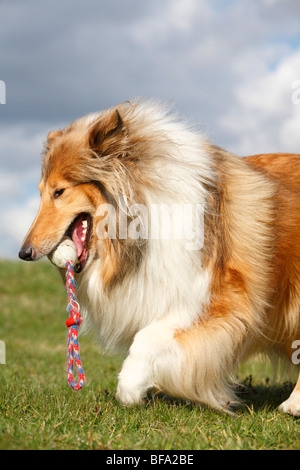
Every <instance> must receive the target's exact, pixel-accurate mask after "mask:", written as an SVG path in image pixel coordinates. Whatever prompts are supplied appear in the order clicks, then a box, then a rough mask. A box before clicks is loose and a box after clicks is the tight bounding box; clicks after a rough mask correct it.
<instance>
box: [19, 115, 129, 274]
mask: <svg viewBox="0 0 300 470" xmlns="http://www.w3.org/2000/svg"><path fill="white" fill-rule="evenodd" d="M126 134H127V133H126V128H125V125H124V123H123V121H122V118H121V116H120V113H119V111H118V110H117V109H113V110H108V111H104V112H102V113H100V114H99V115H89V116H86V117H84V118H81V119H79V120H77V121H75V122H74V123H72V124H71V125H70V126H69V127H67V128H66V129H64V130H60V131H52V132H50V133H49V134H48V139H47V143H46V145H45V150H44V161H43V166H42V178H41V181H40V184H39V190H40V193H41V202H40V208H39V211H38V213H37V216H36V218H35V220H34V222H33V224H32V226H31V228H30V229H29V232H28V234H27V235H26V237H25V240H24V242H23V245H22V248H21V250H20V252H19V257H20V258H21V259H23V260H26V261H35V260H38V259H40V258H41V257H43V256H45V255H48V254H49V253H50V252H51V251H52V250H53V249H54V248H55V247H56V246H57V245H58V244H59V243H60V242H61V241H62V240H63V239H64V238H65V237H69V238H71V239H72V240H73V242H74V243H75V245H76V249H77V256H78V259H79V263H78V265H77V267H76V270H77V272H80V271H82V270H83V269H84V267H85V266H86V264H87V262H88V259H89V256H90V255H91V251H92V250H93V249H94V246H95V244H96V238H97V237H96V218H97V208H98V207H99V205H100V204H102V203H109V204H115V198H116V195H117V194H118V193H119V192H123V191H124V187H123V188H121V187H120V186H121V185H124V178H123V179H122V178H121V177H120V175H121V173H123V175H124V171H125V170H124V158H123V157H124V156H125V154H126V152H127V145H128V138H127V135H126ZM106 251H107V249H106Z"/></svg>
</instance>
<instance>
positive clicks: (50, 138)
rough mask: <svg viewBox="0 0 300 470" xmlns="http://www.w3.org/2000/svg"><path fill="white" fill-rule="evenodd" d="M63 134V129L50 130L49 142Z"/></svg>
mask: <svg viewBox="0 0 300 470" xmlns="http://www.w3.org/2000/svg"><path fill="white" fill-rule="evenodd" d="M62 134H63V131H61V130H59V131H51V132H49V134H48V136H47V141H48V143H52V142H53V141H54V140H55V139H56V137H59V136H60V135H62Z"/></svg>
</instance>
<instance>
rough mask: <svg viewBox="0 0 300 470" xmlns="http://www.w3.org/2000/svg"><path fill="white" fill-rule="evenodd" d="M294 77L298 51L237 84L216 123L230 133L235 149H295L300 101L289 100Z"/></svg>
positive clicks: (298, 72)
mask: <svg viewBox="0 0 300 470" xmlns="http://www.w3.org/2000/svg"><path fill="white" fill-rule="evenodd" d="M297 78H300V51H296V52H293V53H290V55H289V56H288V57H287V58H285V59H284V60H282V61H281V62H280V63H279V64H278V65H277V67H276V68H275V69H274V70H266V71H265V72H264V73H261V74H260V75H259V76H257V77H256V78H252V80H247V78H246V77H245V80H244V82H242V83H241V84H240V85H239V87H237V89H236V90H235V98H234V100H233V102H232V104H231V106H230V107H229V109H228V112H227V113H226V114H224V115H223V116H222V117H221V118H220V125H221V126H222V127H223V128H224V129H227V130H228V132H229V133H231V135H232V136H234V139H235V150H236V151H237V152H238V153H240V154H250V153H255V152H260V153H263V152H266V153H271V152H295V153H297V152H299V149H300V133H299V131H297V129H299V122H300V121H299V119H300V103H298V102H296V101H297V100H294V103H293V95H294V96H296V93H297V89H295V88H293V85H294V83H295V82H296V84H297V81H296V79H297Z"/></svg>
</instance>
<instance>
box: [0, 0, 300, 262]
mask: <svg viewBox="0 0 300 470" xmlns="http://www.w3.org/2000/svg"><path fill="white" fill-rule="evenodd" d="M299 18H300V2H299V0H143V1H139V0H84V1H83V0H81V1H80V0H59V1H58V0H52V1H51V2H46V1H45V0H44V1H41V0H26V1H24V0H0V220H1V224H0V257H1V258H17V255H18V251H19V248H20V246H21V243H22V240H23V238H24V236H25V234H26V232H27V230H28V228H29V226H30V225H31V222H32V220H33V218H34V216H35V214H36V212H37V209H38V205H39V193H38V190H37V185H38V183H39V179H40V173H41V171H40V167H41V157H40V154H41V151H42V148H43V142H44V141H45V139H46V136H47V134H48V132H49V131H51V130H53V129H58V128H62V127H64V126H66V125H67V124H68V123H69V122H70V121H72V120H74V119H76V118H78V117H80V116H82V115H84V114H87V113H90V112H94V111H100V110H101V109H102V108H105V107H110V106H113V105H117V104H119V103H122V102H124V101H126V100H131V99H133V98H135V97H144V98H152V99H156V100H160V101H163V102H167V103H169V104H170V105H171V106H173V108H174V109H175V110H176V111H177V112H178V114H179V115H181V116H182V117H183V118H186V119H188V120H189V121H192V122H193V123H194V124H195V127H196V128H197V129H198V130H199V132H203V133H204V134H205V135H206V136H207V137H208V139H209V140H210V141H211V142H213V143H214V144H216V145H219V146H220V147H222V148H224V149H226V150H228V151H230V152H232V153H234V154H236V155H239V156H245V155H250V154H254V153H271V152H295V153H300V132H299V129H300V22H299ZM4 84H5V89H4Z"/></svg>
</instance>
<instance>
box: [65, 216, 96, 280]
mask: <svg viewBox="0 0 300 470" xmlns="http://www.w3.org/2000/svg"><path fill="white" fill-rule="evenodd" d="M91 233H92V217H91V216H90V214H88V213H87V212H82V213H81V214H79V215H78V216H77V217H75V219H74V220H73V222H72V223H71V225H70V226H69V228H68V229H67V231H66V233H65V237H69V238H71V239H72V240H73V243H74V245H75V246H76V251H77V258H78V263H77V264H76V266H75V271H76V272H77V273H80V272H81V271H82V270H83V269H84V267H85V265H86V263H87V260H88V257H89V242H90V238H91Z"/></svg>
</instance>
